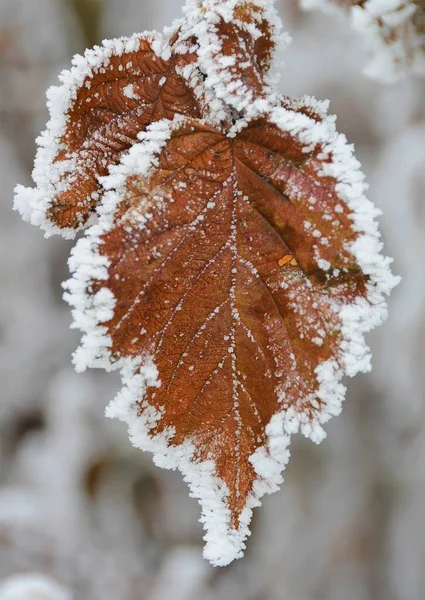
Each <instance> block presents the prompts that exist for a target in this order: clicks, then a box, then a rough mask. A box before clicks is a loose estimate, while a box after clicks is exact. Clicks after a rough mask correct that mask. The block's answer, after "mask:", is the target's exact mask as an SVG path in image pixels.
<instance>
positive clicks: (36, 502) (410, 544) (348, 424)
mask: <svg viewBox="0 0 425 600" xmlns="http://www.w3.org/2000/svg"><path fill="white" fill-rule="evenodd" d="M181 5H182V0H0V287H1V291H0V380H1V397H0V600H71V599H72V600H145V599H146V600H195V599H196V600H215V599H222V600H227V599H228V598H229V599H232V600H423V599H424V598H425V515H424V507H425V468H424V467H425V404H424V402H425V392H424V388H425V364H424V357H425V276H424V275H425V267H424V257H425V80H422V81H421V80H419V79H417V80H414V79H412V78H410V79H409V78H406V79H404V80H403V81H401V82H400V83H398V84H396V85H395V86H394V87H385V86H383V85H381V84H379V83H376V82H374V81H371V80H368V79H366V78H365V77H364V76H363V75H362V74H361V70H362V68H363V66H364V64H365V62H366V57H365V55H364V50H363V44H362V40H361V39H359V37H358V36H357V35H354V34H353V33H351V32H350V30H349V26H348V24H347V22H346V21H344V20H339V19H337V18H335V17H333V16H332V17H330V16H326V15H322V14H304V13H301V11H300V10H299V9H298V8H297V4H296V2H295V0H281V3H280V10H281V13H282V16H283V18H284V24H285V28H286V29H287V30H288V31H289V32H290V33H291V35H292V36H293V40H294V41H293V43H292V45H291V46H290V48H289V49H288V50H287V51H286V53H285V57H284V58H285V62H286V68H285V70H284V71H283V75H282V80H281V84H280V85H281V89H282V91H284V92H285V93H286V94H293V95H303V94H312V95H315V96H317V97H318V98H321V99H323V98H329V99H330V100H331V111H332V112H334V113H336V114H337V115H338V127H339V129H340V130H341V131H343V132H345V133H346V134H347V136H348V138H349V140H350V141H351V142H353V143H355V145H356V150H357V155H358V157H359V158H360V160H361V162H362V164H363V167H364V170H365V172H366V174H367V177H368V181H369V183H370V197H371V198H372V199H373V200H374V201H375V202H376V204H377V205H378V206H379V207H380V208H381V209H382V210H383V212H384V216H383V217H382V221H381V223H382V231H383V234H384V237H385V243H386V252H387V253H388V254H389V255H392V256H394V257H395V263H394V270H395V272H396V273H398V274H401V275H402V276H403V283H402V284H401V285H400V286H399V288H398V289H397V290H396V291H395V292H394V294H393V296H392V298H391V302H390V318H389V320H388V322H387V323H386V324H385V325H384V326H383V327H381V328H380V329H379V330H378V331H377V332H376V333H375V334H373V335H371V336H369V340H370V342H371V344H372V346H373V348H374V371H373V373H372V374H369V375H365V376H359V377H357V378H356V379H355V380H353V381H350V382H348V385H349V388H348V395H347V401H346V404H345V409H344V412H343V414H342V415H341V416H340V417H339V418H338V419H335V420H334V421H331V423H330V424H329V425H328V426H327V430H328V439H327V440H326V441H325V442H324V443H323V444H322V445H321V446H320V447H316V446H315V445H313V444H312V443H311V442H309V441H306V440H304V439H303V438H301V437H297V438H296V440H295V441H294V443H293V446H292V460H291V462H290V464H289V467H288V469H287V472H286V482H285V485H284V487H283V489H282V491H281V492H280V493H277V494H274V495H273V496H271V497H269V498H266V499H265V501H264V507H263V508H262V509H260V510H258V511H257V512H256V514H255V516H254V520H253V526H252V537H251V540H250V541H249V545H248V550H247V552H246V556H245V558H244V559H243V560H241V561H237V562H236V563H234V564H233V565H231V566H230V567H228V568H225V569H213V568H212V567H210V566H209V564H208V563H206V562H205V561H203V560H202V558H201V548H202V529H201V526H200V524H199V523H198V521H197V520H198V518H199V507H198V505H197V503H196V501H195V500H193V499H190V498H189V497H188V493H187V489H186V486H185V484H184V483H183V482H182V480H181V477H180V475H179V474H178V473H172V472H169V471H162V470H160V469H157V468H155V467H154V466H153V464H152V461H151V457H150V455H145V454H143V453H142V452H140V451H137V450H135V449H133V448H132V447H131V446H130V443H129V441H128V437H127V432H126V428H125V426H124V425H123V424H122V423H119V422H112V421H109V420H107V419H105V418H104V414H103V413H104V407H105V405H106V404H107V403H108V402H109V400H110V399H111V398H112V397H113V396H114V394H115V392H116V390H117V389H118V379H117V377H115V376H113V375H107V374H106V373H103V372H101V373H97V372H89V373H86V374H84V375H77V374H75V373H74V372H73V369H72V365H71V353H72V351H73V349H75V347H76V346H77V343H78V335H77V334H76V333H75V332H72V331H70V330H69V329H68V327H69V325H70V322H71V317H70V313H69V309H68V307H67V305H65V304H64V303H63V301H62V299H61V282H62V281H63V280H65V279H66V278H67V275H68V273H67V266H66V261H67V256H68V254H69V251H70V244H69V243H68V242H65V241H63V240H61V239H56V238H53V239H49V240H45V239H44V238H43V235H42V233H41V232H40V231H38V230H36V229H34V228H32V227H30V226H29V225H27V224H25V223H23V222H22V221H21V220H20V218H19V216H18V214H17V213H14V212H13V211H12V196H13V193H12V190H13V187H14V185H15V183H16V182H20V183H23V184H30V173H31V169H32V163H33V158H34V152H35V144H34V139H35V137H36V135H38V133H39V132H40V131H41V130H42V129H43V128H44V125H45V122H46V119H47V110H46V107H45V90H46V88H47V87H48V86H49V85H50V84H52V83H54V82H55V81H56V77H57V74H58V72H59V71H60V70H61V69H62V68H64V67H68V65H69V63H70V60H71V57H72V55H73V54H74V53H76V52H83V51H84V49H85V48H86V47H87V46H91V45H93V44H95V43H97V42H99V41H100V40H101V39H103V38H105V37H117V36H121V35H130V34H132V33H133V32H134V31H142V30H144V29H151V28H155V29H160V28H162V27H163V26H164V25H165V24H170V22H171V20H172V19H173V18H174V17H175V16H177V15H178V14H179V12H180V8H181Z"/></svg>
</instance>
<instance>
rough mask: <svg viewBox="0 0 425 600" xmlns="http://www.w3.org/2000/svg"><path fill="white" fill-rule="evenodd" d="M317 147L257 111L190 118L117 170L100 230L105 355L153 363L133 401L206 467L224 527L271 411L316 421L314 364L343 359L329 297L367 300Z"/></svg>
mask: <svg viewBox="0 0 425 600" xmlns="http://www.w3.org/2000/svg"><path fill="white" fill-rule="evenodd" d="M319 152H320V148H319V147H318V148H317V149H316V150H315V151H313V152H309V153H306V152H303V147H302V145H301V144H300V143H299V142H298V141H297V140H296V139H294V137H292V136H291V135H289V134H287V133H284V132H282V131H280V130H279V129H278V128H277V127H276V126H275V125H273V124H272V123H270V121H268V120H267V119H257V120H255V121H253V122H251V123H250V124H249V126H247V127H246V128H245V129H243V130H242V131H241V132H240V133H239V134H238V135H237V136H236V137H235V138H232V137H229V136H228V135H226V132H224V131H220V130H218V129H215V128H212V127H209V126H205V125H200V124H197V123H196V122H194V121H191V122H188V123H187V124H185V125H184V126H183V127H180V128H178V129H177V130H176V131H174V132H173V134H172V137H171V139H170V140H169V142H168V143H167V145H166V147H165V148H164V149H163V150H162V152H161V154H160V157H159V164H158V167H157V168H156V169H155V171H154V173H153V174H152V176H151V177H150V178H148V179H146V178H144V177H138V176H137V175H134V176H131V177H129V179H128V181H127V184H126V191H125V195H124V198H123V200H122V203H121V205H120V207H119V209H118V214H119V215H120V217H119V219H117V220H116V221H114V223H113V224H112V226H111V228H110V230H109V231H107V232H106V233H105V234H104V235H102V237H101V239H100V246H99V249H100V255H101V256H104V257H106V258H107V259H108V261H109V263H110V266H109V268H108V284H107V286H108V289H109V290H110V291H111V292H112V294H113V296H114V298H115V299H116V308H115V311H114V315H113V318H112V319H111V320H110V321H108V322H107V323H106V324H105V326H106V329H107V335H109V336H110V338H111V340H112V347H111V355H112V361H116V360H118V359H122V358H123V357H126V358H132V357H133V358H137V357H144V360H145V361H146V360H147V358H148V357H149V359H150V360H152V361H153V362H154V363H155V365H156V366H157V369H158V380H160V381H161V385H160V387H159V388H158V389H157V388H151V389H150V391H149V393H148V394H147V396H146V397H145V398H144V399H143V404H142V400H140V410H141V411H143V410H146V403H147V404H148V405H149V406H150V407H154V409H155V410H156V411H157V412H158V413H160V414H161V418H160V420H159V421H158V423H156V424H155V427H154V428H153V429H152V431H151V434H152V435H157V434H158V433H161V432H162V431H164V430H166V429H167V428H170V427H172V429H173V431H174V434H173V436H172V439H171V444H172V445H176V446H178V445H182V444H184V443H185V442H186V441H187V440H191V442H192V443H193V444H194V445H195V448H196V452H195V455H194V460H196V461H205V460H207V459H212V460H213V461H214V464H215V465H216V472H215V474H216V475H217V476H218V477H219V478H220V480H222V481H223V482H224V483H225V485H226V486H227V488H228V489H229V492H230V495H229V497H228V500H227V502H228V507H229V510H230V512H231V527H232V528H235V529H238V528H239V518H240V515H241V512H242V511H243V510H244V508H245V506H246V504H247V499H248V497H249V495H250V494H252V491H253V484H254V481H255V480H256V479H257V475H256V473H255V469H254V466H253V465H252V463H251V462H250V457H252V455H253V454H254V453H255V451H256V450H257V449H258V448H260V447H262V446H265V445H266V442H267V434H266V426H267V424H268V423H269V422H270V420H271V418H272V417H273V415H274V414H276V413H277V412H278V411H279V410H282V409H288V408H290V407H294V408H295V410H296V411H297V412H298V413H303V414H304V415H307V417H308V420H311V421H313V420H314V419H315V418H316V417H317V415H318V414H319V413H320V412H321V410H322V400H321V399H320V398H318V397H317V392H318V388H319V382H318V381H317V376H316V369H317V367H318V366H319V365H320V364H322V363H325V362H326V361H329V360H331V359H332V360H336V361H338V360H339V343H340V340H341V338H340V322H339V319H338V316H337V314H336V311H335V307H334V303H335V302H338V303H339V304H344V303H347V304H350V303H352V302H353V299H354V298H356V297H357V296H359V295H365V293H366V289H365V285H366V281H367V278H365V276H364V275H363V274H362V273H361V271H360V269H359V267H358V265H357V264H356V261H355V260H354V257H353V256H352V255H351V254H350V253H349V252H348V251H347V250H346V249H345V247H346V244H347V242H349V241H354V239H355V237H356V234H355V233H353V232H351V229H350V220H349V215H348V209H347V208H346V207H345V208H344V209H342V210H341V212H340V213H339V214H338V216H336V215H337V213H336V212H335V208H336V206H337V205H338V206H339V203H340V199H339V198H338V196H337V194H336V193H335V189H334V186H335V181H333V180H332V179H328V180H327V181H324V182H323V183H322V185H321V186H318V185H317V183H318V181H319V176H318V171H319V168H320V166H321V165H320V160H319V159H318V154H319ZM312 207H313V210H312ZM146 214H149V215H151V218H149V219H148V220H147V221H146V223H144V224H143V225H142V226H141V223H142V222H143V221H142V218H143V215H146ZM327 215H332V220H326V216H327ZM306 223H309V224H310V225H311V226H310V227H309V228H308V229H307V228H306ZM318 232H319V233H320V236H321V237H320V238H319V237H318ZM323 240H326V244H324V243H323ZM282 257H284V259H283V260H282ZM286 257H288V259H289V260H287V259H286ZM320 261H324V264H328V265H329V266H328V267H327V269H326V271H324V270H323V269H322V268H319V267H318V262H319V264H320ZM104 286H105V282H104V281H103V280H101V281H97V282H96V281H95V282H94V283H93V288H92V293H93V294H96V293H97V292H98V291H100V290H101V289H102V288H103V287H104ZM230 457H232V460H229V458H230Z"/></svg>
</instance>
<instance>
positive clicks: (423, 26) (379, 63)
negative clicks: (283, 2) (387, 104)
mask: <svg viewBox="0 0 425 600" xmlns="http://www.w3.org/2000/svg"><path fill="white" fill-rule="evenodd" d="M301 4H302V5H303V7H304V8H306V9H308V10H310V9H313V8H320V9H322V10H325V11H329V10H332V9H333V8H336V9H338V8H343V9H345V10H348V11H349V13H350V15H351V21H352V24H353V27H354V29H356V30H357V31H359V32H360V33H362V34H363V35H364V36H365V39H366V46H367V50H368V53H369V56H370V60H369V64H368V65H367V67H366V68H365V73H366V74H367V75H369V76H371V77H374V78H375V79H379V80H381V81H384V82H387V83H388V82H389V83H393V82H395V81H397V80H398V79H400V78H402V77H404V76H405V75H406V74H407V73H409V72H413V73H418V74H422V75H423V74H425V1H424V0H368V1H366V2H365V1H364V0H301Z"/></svg>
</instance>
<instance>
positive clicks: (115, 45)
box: [16, 34, 199, 237]
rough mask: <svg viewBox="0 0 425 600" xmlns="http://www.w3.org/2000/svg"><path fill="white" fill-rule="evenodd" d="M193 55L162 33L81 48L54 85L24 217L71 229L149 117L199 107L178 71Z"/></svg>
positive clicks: (23, 195)
mask: <svg viewBox="0 0 425 600" xmlns="http://www.w3.org/2000/svg"><path fill="white" fill-rule="evenodd" d="M190 61H191V56H190V54H186V55H185V56H184V57H182V56H180V57H179V60H176V58H175V57H173V56H171V53H170V48H169V46H168V43H167V42H165V41H164V40H163V39H162V36H160V35H158V34H141V35H135V36H133V37H132V38H128V39H126V38H122V39H120V40H112V41H106V42H105V43H104V46H103V47H101V48H99V47H95V48H94V49H93V50H88V51H87V52H86V53H85V55H84V57H81V56H76V57H75V58H74V60H73V68H72V69H71V70H70V71H63V72H62V74H61V76H60V78H61V80H62V86H61V87H53V88H50V90H49V92H48V101H49V102H48V104H49V108H50V117H51V119H50V121H49V123H48V126H47V130H46V131H45V132H44V133H43V134H42V136H41V137H40V138H39V140H38V143H39V146H40V149H39V151H38V154H37V158H36V164H35V169H34V172H33V177H34V180H35V182H36V184H37V188H36V189H25V188H22V187H21V188H19V190H18V195H17V200H16V203H17V206H18V208H19V210H20V211H21V213H22V214H23V216H24V218H26V219H27V220H29V221H30V222H32V223H34V224H37V225H41V226H42V227H43V228H44V229H45V230H46V231H47V233H54V232H56V231H58V230H61V231H62V233H64V234H65V235H66V236H67V237H73V236H74V234H75V230H76V229H78V228H79V227H81V226H82V225H85V224H86V222H87V220H88V218H89V216H90V214H91V213H92V212H93V210H94V209H95V207H96V205H97V203H98V201H99V190H100V188H99V177H101V176H104V175H107V173H108V168H109V167H110V165H112V164H115V163H117V162H119V159H120V156H121V155H122V153H123V152H125V151H127V150H128V149H129V148H130V147H131V146H132V145H133V144H134V143H135V142H136V141H137V135H138V134H139V133H140V132H141V131H143V130H145V129H146V127H147V125H149V124H150V123H152V122H154V121H157V120H160V119H164V118H172V117H173V116H174V114H176V113H180V114H186V115H192V116H198V115H199V107H198V103H197V100H196V98H195V96H194V92H193V90H192V89H190V88H189V86H188V84H187V82H186V81H185V80H184V79H183V78H182V77H181V76H180V75H179V74H178V69H179V68H184V66H185V65H187V64H188V63H190Z"/></svg>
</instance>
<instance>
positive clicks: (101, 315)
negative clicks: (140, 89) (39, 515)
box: [64, 99, 399, 566]
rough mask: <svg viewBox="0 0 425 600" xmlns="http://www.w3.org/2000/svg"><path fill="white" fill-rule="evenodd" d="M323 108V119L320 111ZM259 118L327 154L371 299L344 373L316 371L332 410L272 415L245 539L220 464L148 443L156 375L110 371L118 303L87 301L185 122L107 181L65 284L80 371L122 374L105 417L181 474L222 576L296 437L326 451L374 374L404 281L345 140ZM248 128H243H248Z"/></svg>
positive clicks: (354, 321)
mask: <svg viewBox="0 0 425 600" xmlns="http://www.w3.org/2000/svg"><path fill="white" fill-rule="evenodd" d="M303 102H304V104H307V105H312V108H313V110H315V109H317V107H316V105H315V101H314V100H313V99H306V100H304V101H301V104H302V103H303ZM318 106H319V108H320V109H321V110H322V113H323V105H320V104H319V105H318ZM257 109H258V106H257ZM256 116H259V114H257V115H256ZM262 116H268V117H269V118H270V120H271V121H272V122H274V123H275V124H276V125H277V126H278V127H280V128H281V129H282V130H283V131H287V132H290V133H291V134H292V135H294V136H296V137H298V139H299V140H300V141H301V142H302V143H303V144H304V145H305V147H306V149H307V148H308V147H309V146H311V145H316V144H318V143H319V144H321V145H322V147H323V153H324V156H327V157H328V158H329V157H331V160H330V162H324V163H323V169H322V173H323V176H330V177H334V178H336V179H337V181H338V182H339V183H338V185H337V192H338V194H339V196H340V198H341V200H342V201H343V202H345V203H346V204H347V205H348V206H349V208H350V210H351V213H352V220H353V229H354V230H355V231H357V232H359V237H358V238H357V239H356V241H355V242H354V243H353V244H352V245H351V248H350V250H351V252H352V253H353V254H354V255H355V257H356V259H357V261H358V263H359V266H360V267H361V268H362V270H363V272H364V273H365V274H367V275H368V276H369V283H368V296H367V299H364V298H361V299H360V298H359V299H357V300H356V302H354V303H353V304H351V305H348V306H344V307H343V308H342V309H341V310H340V312H339V316H340V318H341V321H342V335H343V342H342V344H341V354H340V364H337V363H336V362H335V361H333V360H329V361H326V362H324V363H322V364H321V365H319V366H318V367H317V369H316V374H317V380H318V383H319V389H318V392H317V396H318V397H319V398H320V399H321V400H322V401H323V402H324V403H325V404H324V408H323V410H322V412H321V413H320V415H318V417H317V418H316V419H315V420H314V421H313V422H309V421H308V420H307V418H306V417H305V415H303V414H302V413H297V411H296V410H295V409H294V408H290V409H288V410H286V411H281V412H279V413H277V414H275V415H274V417H273V418H272V420H271V422H270V423H269V425H268V426H267V428H266V433H267V435H268V443H267V447H261V448H259V449H257V450H256V452H255V453H254V454H253V456H252V457H251V458H250V460H251V462H252V464H253V466H254V469H255V471H256V473H257V475H258V479H257V480H256V481H255V482H254V485H253V492H252V494H251V495H250V496H249V497H248V501H247V505H246V507H245V509H244V511H243V512H242V514H241V518H240V528H239V530H237V531H236V530H232V529H231V528H230V526H229V523H230V512H229V509H228V508H227V506H226V496H227V494H228V490H227V489H226V486H225V485H224V484H223V482H222V481H221V480H220V479H219V478H217V477H216V476H215V475H214V474H213V473H214V465H213V463H212V462H211V461H206V462H203V463H194V462H192V458H193V455H194V446H193V445H192V444H191V443H190V442H186V443H184V444H182V445H180V446H177V447H176V446H169V445H168V440H169V439H170V437H171V436H172V435H173V431H172V429H169V430H168V431H165V432H163V433H162V434H161V435H158V436H156V437H154V438H152V437H150V436H149V429H150V428H151V427H152V425H153V424H154V423H155V422H156V420H157V419H159V418H160V417H161V415H160V414H155V411H154V409H153V408H152V407H149V406H147V405H145V407H144V411H143V414H139V410H138V402H139V403H140V401H141V399H142V398H143V395H144V391H145V390H146V387H147V386H158V385H160V382H159V381H158V373H157V370H156V367H155V365H154V364H153V362H152V359H151V358H149V357H144V359H143V362H142V361H141V360H135V359H129V358H127V359H120V360H119V361H117V362H115V363H111V361H110V355H109V348H110V346H111V343H112V341H111V339H110V338H109V336H108V335H107V330H106V328H105V327H104V325H103V324H104V323H105V322H107V321H108V320H110V319H111V318H112V315H113V311H114V307H115V298H114V297H113V294H112V293H111V292H110V291H109V290H108V289H107V288H106V287H105V288H103V289H101V290H100V291H99V292H98V293H97V294H96V295H94V296H91V295H90V292H89V287H90V283H91V281H93V280H102V279H103V280H105V281H106V280H107V279H108V266H109V262H108V259H107V258H106V257H103V256H100V255H99V253H98V248H99V243H100V237H101V236H102V234H103V233H104V232H106V231H107V230H108V229H109V227H110V226H111V225H112V223H113V216H114V213H115V210H116V207H117V206H118V204H119V202H120V200H121V196H120V191H121V194H122V191H123V190H124V188H125V180H126V178H127V176H128V175H129V174H138V175H144V176H148V175H149V173H150V172H152V170H153V169H154V168H155V166H156V164H157V157H158V155H159V153H160V152H161V149H162V148H163V147H164V145H165V143H166V142H167V140H168V139H169V138H170V136H171V133H172V130H173V129H175V128H178V127H179V126H180V125H182V124H183V123H184V122H185V121H186V119H185V118H184V117H181V116H176V117H175V118H174V120H173V121H172V122H170V121H160V122H158V123H154V124H152V125H151V126H149V128H148V129H147V131H146V133H144V134H142V135H141V136H140V139H141V142H140V143H139V144H136V145H135V146H133V147H132V148H131V149H130V151H129V152H128V154H126V155H125V156H124V157H123V158H122V161H121V164H120V165H118V166H115V167H112V168H111V174H110V176H108V177H106V178H105V179H104V180H103V186H104V188H105V190H106V191H105V195H104V198H103V202H102V204H101V207H100V209H99V212H100V219H99V222H98V223H97V224H95V225H93V226H92V227H91V228H90V229H89V230H88V231H87V232H86V235H85V237H84V238H82V239H81V240H80V241H79V242H78V243H77V245H76V247H75V249H74V251H73V252H72V255H71V259H70V269H71V272H72V273H73V277H72V278H71V279H70V280H69V281H68V282H66V284H64V287H65V289H66V290H67V292H66V293H65V295H64V297H65V299H66V300H67V301H68V302H69V304H70V305H71V306H72V307H73V316H74V327H76V328H78V329H81V330H82V331H83V333H84V336H83V340H82V345H81V347H80V348H79V349H78V350H77V351H76V353H75V355H74V362H75V365H76V368H77V370H80V371H81V370H84V369H85V368H86V367H103V368H105V369H106V370H116V369H120V370H121V376H122V381H123V389H122V390H121V391H120V392H119V394H118V395H117V397H116V398H115V399H114V400H113V401H112V402H111V404H110V405H109V406H108V408H107V410H106V414H107V416H109V417H116V418H119V419H120V420H122V421H124V422H125V423H127V425H128V427H129V435H130V439H131V441H132V443H133V445H135V446H137V447H139V448H141V449H143V450H148V451H151V452H153V453H154V462H155V463H156V464H157V465H158V466H160V467H162V468H168V469H178V470H180V471H181V472H182V474H183V477H184V480H185V481H186V482H187V483H188V484H189V487H190V490H191V496H193V497H195V498H197V499H198V500H199V503H200V504H201V506H202V517H201V522H202V523H203V524H204V528H205V529H206V531H207V533H206V535H205V537H204V540H205V541H206V546H205V549H204V556H205V558H207V559H208V560H210V561H211V563H212V564H213V565H215V566H225V565H227V564H229V563H230V562H232V561H233V560H234V559H237V558H241V557H242V555H243V550H244V548H245V540H246V538H247V537H248V536H249V535H250V532H249V528H248V526H249V523H250V520H251V516H252V509H253V508H254V507H256V506H259V505H260V504H261V502H260V498H261V497H262V496H263V495H264V494H266V493H273V492H275V491H277V490H278V489H279V487H280V485H281V483H282V482H283V477H282V471H283V470H284V468H285V467H286V464H287V462H288V459H289V450H288V447H289V443H290V436H291V435H292V434H294V433H296V432H298V431H301V432H302V433H303V434H304V435H305V436H306V437H309V438H310V439H312V440H313V441H314V442H316V443H319V442H321V441H322V440H323V439H324V438H325V436H326V433H325V432H324V430H323V427H322V425H323V424H324V423H326V422H327V421H329V419H330V418H331V417H332V416H335V415H338V414H339V413H340V412H341V408H342V402H343V399H344V395H345V386H344V385H343V384H342V383H341V379H342V377H343V376H344V375H349V376H353V375H355V374H356V373H358V372H367V371H369V370H370V358H371V356H370V351H369V348H368V347H367V345H366V342H365V339H364V334H365V333H366V332H368V331H370V330H371V329H373V328H374V327H375V326H377V325H379V324H380V323H382V322H383V321H384V320H385V318H386V316H387V310H386V302H385V295H387V294H389V293H390V291H391V289H392V288H393V287H394V286H395V285H397V283H398V281H399V279H398V278H397V277H394V276H393V275H392V274H391V271H390V264H391V260H390V259H388V258H385V257H383V256H382V255H381V254H380V252H381V249H382V243H381V242H380V234H379V232H378V224H377V222H376V219H375V218H376V217H377V216H378V215H379V214H380V213H379V211H378V210H377V209H376V208H375V207H374V205H373V204H372V203H371V202H370V201H369V200H367V199H366V197H365V196H364V190H365V184H364V176H363V174H362V173H361V171H360V165H359V163H358V162H357V160H356V159H355V157H354V156H353V148H352V146H350V145H348V144H347V141H346V138H345V136H344V135H342V134H338V133H337V132H336V130H335V124H334V122H335V121H334V118H333V117H324V118H323V120H322V121H320V122H317V121H315V120H313V119H312V118H310V117H309V116H307V115H305V114H300V113H297V112H294V111H292V110H288V109H287V108H284V107H282V106H280V107H275V106H269V108H268V111H267V113H266V114H263V115H262ZM242 122H243V123H244V124H246V120H244V119H243V120H242ZM240 128H243V125H241V127H239V129H240ZM142 406H143V404H142Z"/></svg>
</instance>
